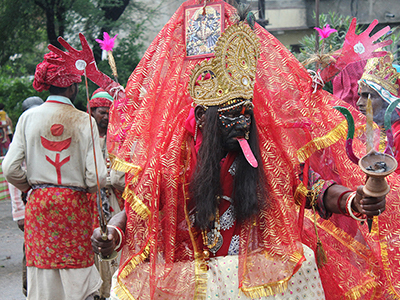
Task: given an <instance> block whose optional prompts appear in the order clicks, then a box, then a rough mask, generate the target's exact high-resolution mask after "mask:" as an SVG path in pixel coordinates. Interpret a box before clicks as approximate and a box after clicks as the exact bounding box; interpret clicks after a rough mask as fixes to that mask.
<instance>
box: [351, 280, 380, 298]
mask: <svg viewBox="0 0 400 300" xmlns="http://www.w3.org/2000/svg"><path fill="white" fill-rule="evenodd" d="M371 281H372V279H371ZM377 286H378V283H377V282H375V281H372V282H369V283H366V284H364V285H362V286H361V285H360V286H356V287H354V288H352V289H351V290H350V291H348V292H347V293H345V294H344V296H345V297H346V299H351V300H358V299H360V298H361V297H362V296H363V295H365V294H366V293H367V292H368V291H370V290H372V289H375V288H376V287H377Z"/></svg>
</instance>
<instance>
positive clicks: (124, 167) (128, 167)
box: [109, 154, 142, 176]
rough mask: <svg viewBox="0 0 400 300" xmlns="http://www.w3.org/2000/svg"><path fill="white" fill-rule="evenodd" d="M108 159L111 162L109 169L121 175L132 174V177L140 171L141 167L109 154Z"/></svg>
mask: <svg viewBox="0 0 400 300" xmlns="http://www.w3.org/2000/svg"><path fill="white" fill-rule="evenodd" d="M109 157H110V160H111V162H112V164H111V168H112V169H114V170H116V171H119V172H123V173H132V174H133V175H134V176H136V175H137V174H138V173H139V172H140V171H142V167H140V166H138V165H134V164H132V163H128V162H126V161H124V160H122V159H119V158H117V157H116V156H115V155H112V154H109Z"/></svg>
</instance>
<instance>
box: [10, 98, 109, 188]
mask: <svg viewBox="0 0 400 300" xmlns="http://www.w3.org/2000/svg"><path fill="white" fill-rule="evenodd" d="M89 120H91V121H92V124H93V136H94V143H95V151H96V161H97V170H98V177H99V182H100V186H101V187H103V186H104V185H105V182H106V175H107V172H106V167H105V163H104V160H103V157H102V153H101V148H100V144H99V132H98V129H97V125H96V122H95V120H94V119H93V118H92V117H91V118H90V119H89V116H88V114H87V113H85V112H82V111H80V110H78V109H76V108H75V107H74V106H73V104H72V103H71V101H70V100H69V99H68V98H66V97H62V96H54V95H52V96H50V97H49V98H47V100H46V102H45V103H43V104H42V105H40V106H38V107H35V108H32V109H30V110H28V111H26V112H24V113H23V114H22V115H21V117H20V118H19V120H18V123H17V126H16V129H15V135H14V138H13V141H12V143H11V145H10V147H9V150H8V152H7V154H6V156H5V158H4V161H3V164H2V167H3V172H4V175H5V177H6V179H7V181H8V182H10V183H11V184H13V185H15V186H16V187H17V188H18V189H20V190H21V191H27V190H28V189H29V188H30V187H31V186H32V185H37V184H53V185H62V186H73V187H80V188H84V189H87V190H88V192H95V191H96V188H97V179H96V171H95V164H94V155H93V146H92V138H91V132H90V122H89ZM24 160H25V162H26V167H27V170H26V171H24V170H23V169H22V167H21V164H22V162H23V161H24Z"/></svg>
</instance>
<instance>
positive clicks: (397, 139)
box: [357, 52, 400, 173]
mask: <svg viewBox="0 0 400 300" xmlns="http://www.w3.org/2000/svg"><path fill="white" fill-rule="evenodd" d="M358 86H359V89H358V94H359V99H358V101H357V106H358V109H359V110H360V111H361V112H362V113H363V114H364V115H366V112H367V101H368V97H369V98H370V99H371V105H372V110H373V120H374V122H375V123H376V124H377V125H378V126H379V132H378V134H376V136H377V137H378V141H377V142H378V143H377V144H378V145H379V148H380V150H381V151H383V150H384V149H385V147H386V132H385V128H384V125H385V124H384V123H385V120H384V117H385V112H386V110H387V108H388V106H389V105H390V104H391V103H392V102H394V101H396V100H398V99H399V97H400V73H399V72H398V71H397V70H396V68H395V66H394V65H393V54H392V53H390V52H388V53H387V54H386V55H385V56H384V57H379V58H378V57H376V58H371V59H369V60H368V61H367V64H366V66H365V68H364V73H363V74H362V76H361V79H360V80H359V81H358ZM399 107H400V106H398V107H397V108H396V109H395V110H394V111H393V113H392V115H391V124H392V126H391V129H392V132H393V139H394V146H393V148H392V150H393V154H394V157H395V158H396V160H397V161H398V162H400V135H399V133H400V116H399V113H400V110H399V109H400V108H399ZM396 172H397V173H400V166H398V167H397V170H396Z"/></svg>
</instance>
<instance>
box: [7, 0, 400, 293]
mask: <svg viewBox="0 0 400 300" xmlns="http://www.w3.org/2000/svg"><path fill="white" fill-rule="evenodd" d="M196 2H197V0H188V1H186V2H185V3H184V4H182V6H181V7H180V8H179V9H178V11H177V13H176V14H174V16H173V17H172V18H171V20H170V21H169V22H168V23H167V24H166V25H165V27H164V28H163V29H162V30H161V32H160V34H159V35H158V36H157V37H156V39H155V40H154V41H153V43H152V44H151V45H150V47H149V49H148V50H147V52H146V54H145V55H144V56H143V59H142V60H141V62H140V63H139V65H138V66H137V68H136V69H135V70H134V72H133V73H132V75H131V76H130V79H129V81H128V83H127V86H126V88H125V89H124V88H123V87H122V86H120V85H119V84H118V83H117V82H114V81H113V80H112V79H111V78H109V77H108V76H106V75H105V74H103V73H101V72H100V71H99V70H98V69H97V67H96V63H95V61H94V57H93V53H92V51H91V49H90V47H89V46H88V44H87V41H86V39H85V38H84V36H83V35H80V39H81V43H82V50H80V51H78V50H75V49H73V48H72V47H71V46H70V45H69V44H68V43H67V42H66V41H65V40H63V39H62V38H61V39H59V41H60V43H61V45H63V46H64V47H65V48H66V49H67V51H65V52H64V51H62V50H60V49H57V48H55V47H54V46H49V49H50V52H49V53H47V54H46V55H45V56H44V60H43V61H42V62H41V63H39V64H38V65H37V68H36V73H35V78H34V82H33V86H34V88H35V89H36V90H37V91H39V92H40V91H43V90H48V91H49V92H50V96H49V97H48V98H47V99H46V101H44V102H43V100H41V99H40V98H38V97H31V98H28V99H26V100H25V101H24V104H23V106H24V107H25V108H24V113H23V114H22V115H21V117H20V118H19V120H18V122H17V124H16V128H15V134H14V136H13V139H12V143H11V144H10V146H9V149H8V151H7V154H6V155H5V158H4V160H3V163H2V168H3V172H4V175H5V177H6V179H7V181H8V182H9V189H10V191H11V190H12V191H13V192H12V199H13V217H14V220H16V221H17V222H18V226H19V227H20V229H21V230H23V231H24V239H25V244H24V250H25V253H24V256H25V257H24V264H26V266H27V274H26V276H25V277H26V279H23V282H24V289H25V293H26V296H27V299H30V300H39V299H40V300H53V299H61V300H63V299H65V300H67V299H80V300H92V299H93V300H94V299H108V298H110V299H114V300H115V299H300V298H302V299H400V259H399V255H400V245H399V244H398V242H397V241H398V237H399V236H400V218H399V217H400V211H399V210H398V209H397V208H398V203H399V202H398V201H399V196H400V190H399V189H398V187H400V178H399V177H398V174H397V173H396V172H394V173H392V174H390V175H388V177H387V181H388V182H389V185H390V187H391V190H390V192H389V193H388V194H381V195H371V194H369V193H367V192H366V190H365V189H364V182H365V174H364V173H363V172H362V170H361V169H360V168H359V167H358V166H357V165H355V164H354V163H353V162H352V161H351V159H350V158H349V157H347V154H346V152H347V153H348V151H347V150H348V144H347V143H346V141H345V137H346V128H347V127H346V126H345V125H344V124H345V121H344V118H343V116H342V115H340V114H339V113H338V112H337V111H336V110H335V109H334V107H335V106H344V107H346V108H347V109H348V110H349V111H350V112H351V113H352V115H353V118H354V122H355V125H356V133H357V134H356V136H355V137H354V141H353V143H352V151H354V153H355V154H356V155H357V156H358V157H362V156H364V155H366V154H368V153H366V147H365V140H366V138H365V123H366V119H365V117H364V116H363V114H367V111H368V112H369V109H370V106H372V109H373V121H374V122H375V124H376V126H377V128H378V130H377V131H378V134H377V136H378V138H377V141H376V143H375V144H376V145H374V147H375V148H376V150H377V151H379V150H380V151H381V152H383V151H384V150H385V148H388V147H387V146H388V145H389V146H392V145H391V144H390V143H388V140H389V138H392V139H393V140H394V142H393V146H392V147H391V148H392V149H390V152H389V153H391V154H393V155H394V157H395V158H396V159H397V160H399V157H400V154H399V153H400V152H399V149H398V148H399V147H400V138H399V136H400V135H398V132H399V131H400V125H399V124H400V121H399V120H400V117H399V113H400V110H398V109H397V108H396V109H395V110H394V112H393V114H392V115H391V116H390V118H389V119H390V121H391V123H392V127H391V130H389V131H387V130H386V131H385V130H384V125H387V124H385V119H384V115H385V111H386V110H387V108H388V106H389V105H390V104H391V103H393V102H395V101H397V99H399V98H398V97H399V96H400V87H399V84H400V73H399V72H398V71H397V70H396V66H393V55H392V54H391V53H389V52H385V51H382V49H380V50H379V51H377V52H375V53H374V54H373V52H374V51H375V50H377V49H378V48H381V47H384V46H385V45H388V42H387V41H383V42H380V43H373V42H375V40H370V39H368V38H364V39H363V38H361V37H363V36H364V37H365V36H368V33H369V32H370V31H371V30H372V27H371V28H368V29H367V33H366V35H359V36H357V35H355V33H354V32H352V30H354V27H350V30H349V33H348V35H347V36H346V46H345V47H346V49H345V48H344V49H345V50H343V51H342V53H341V54H340V53H339V54H338V55H337V57H336V58H335V59H334V62H332V65H330V66H328V69H327V70H329V74H328V75H329V76H328V75H327V71H326V72H325V76H326V77H334V76H335V75H337V74H339V75H337V77H336V78H335V82H334V88H335V94H336V95H339V94H340V95H341V96H339V97H336V96H334V95H332V94H330V93H328V92H326V91H324V90H323V89H322V88H321V86H318V85H317V82H316V81H315V78H314V79H313V78H312V77H311V76H310V74H309V72H308V71H307V70H306V69H305V68H304V67H303V66H302V65H301V63H300V62H298V61H297V60H296V59H295V58H294V57H293V55H292V54H291V53H290V52H289V51H288V50H287V49H286V48H285V47H284V46H283V45H282V44H281V43H280V42H279V41H278V40H277V39H276V38H275V37H273V36H272V35H271V34H270V33H268V31H266V30H265V29H264V28H262V27H261V26H259V25H258V24H253V23H252V22H251V20H250V19H251V18H242V17H240V16H239V15H240V14H238V12H237V10H236V8H234V7H233V6H231V5H229V4H227V3H224V4H223V5H224V9H223V10H222V11H223V15H221V19H222V20H223V21H222V22H224V24H225V30H224V32H223V33H221V35H220V36H219V38H218V40H217V41H216V44H215V48H214V50H213V52H214V53H213V54H212V55H211V57H207V58H205V57H191V58H187V57H186V53H187V52H186V49H185V47H186V42H185V26H183V25H184V18H183V16H184V13H185V9H186V8H187V7H192V5H194V4H196ZM214 2H215V1H209V2H207V3H208V4H207V5H213V3H214ZM218 3H219V2H218ZM199 9H201V10H203V7H199ZM198 17H199V18H200V17H201V16H200V14H199V15H198ZM246 20H247V21H246ZM388 30H389V29H388V28H387V29H383V30H381V31H380V32H379V34H380V35H383V34H384V33H386V32H387V31H388ZM379 34H375V35H374V37H375V38H376V39H378V38H379V36H378V35H379ZM360 43H361V44H362V45H363V47H364V51H358V50H357V49H358V48H359V44H360ZM356 46H357V47H358V48H357V47H356ZM72 50H73V51H72ZM345 51H346V52H345ZM344 53H346V55H344ZM373 56H375V57H373ZM348 57H352V59H354V60H356V61H359V63H360V65H361V66H362V68H363V72H359V75H354V74H353V73H351V72H350V73H347V71H348V70H349V69H346V68H345V66H346V64H347V63H348V59H347V58H348ZM78 60H80V63H77V62H78ZM82 60H83V62H84V63H82ZM344 61H346V63H344ZM80 65H84V67H83V68H80V67H79V66H80ZM357 66H359V65H357ZM353 67H354V65H353ZM85 68H86V69H85ZM341 71H342V73H340V72H341ZM83 74H85V75H86V76H87V77H88V78H89V79H90V80H92V81H93V82H94V83H96V84H97V85H98V86H99V88H98V89H97V90H96V91H94V92H93V94H92V97H91V99H90V101H89V103H88V111H87V112H83V111H80V110H78V109H76V108H75V107H74V104H73V103H74V100H75V98H76V95H77V92H78V83H79V82H81V80H82V79H81V76H82V75H83ZM349 74H350V75H349ZM353 75H354V76H353ZM340 76H347V77H346V78H351V82H353V83H354V84H356V85H357V87H356V90H357V92H356V93H355V92H354V84H353V86H351V87H350V85H349V83H350V81H349V80H348V79H345V80H344V81H340ZM343 82H346V84H344V83H343ZM347 86H349V88H348V89H351V90H352V92H351V93H350V92H348V91H347V94H349V95H351V96H350V97H347V98H345V97H344V94H345V92H344V91H343V90H344V89H345V88H347ZM340 91H342V93H340ZM341 98H343V99H341ZM369 101H370V102H371V103H370V104H368V103H369ZM355 106H356V107H355ZM367 106H368V108H367ZM356 108H358V110H357V109H356ZM0 117H1V116H0ZM349 128H350V126H349ZM397 170H399V169H397ZM397 170H396V171H397ZM391 171H394V170H391ZM367 223H368V224H370V225H369V226H367V225H366V224H367ZM114 254H115V255H114Z"/></svg>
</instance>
